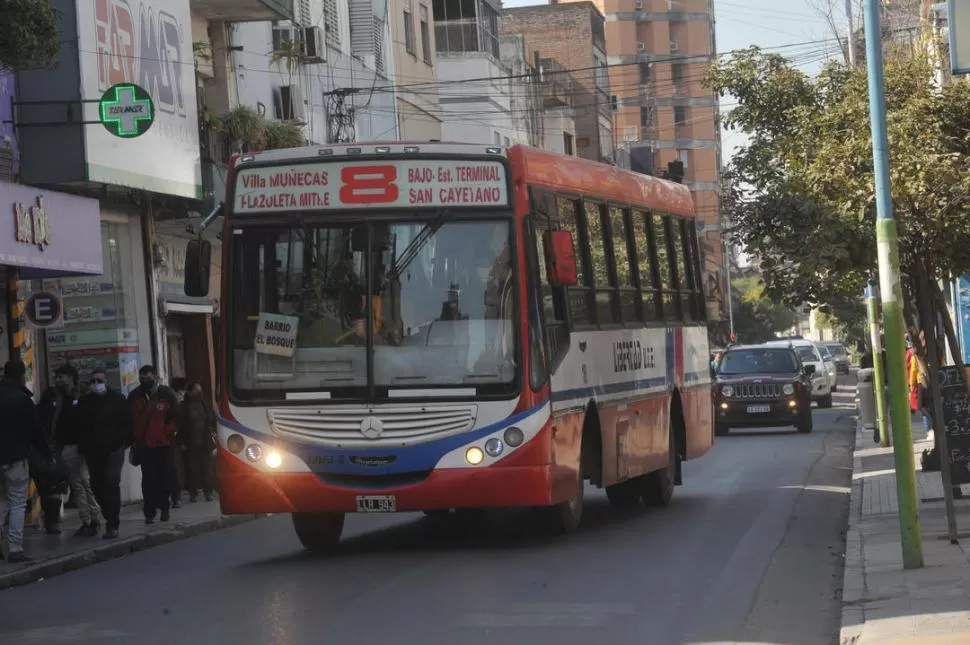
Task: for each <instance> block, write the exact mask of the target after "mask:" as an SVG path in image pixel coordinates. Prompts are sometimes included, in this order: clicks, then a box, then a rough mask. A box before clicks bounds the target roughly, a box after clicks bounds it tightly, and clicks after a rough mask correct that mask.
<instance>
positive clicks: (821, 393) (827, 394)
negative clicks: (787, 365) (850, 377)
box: [767, 339, 835, 408]
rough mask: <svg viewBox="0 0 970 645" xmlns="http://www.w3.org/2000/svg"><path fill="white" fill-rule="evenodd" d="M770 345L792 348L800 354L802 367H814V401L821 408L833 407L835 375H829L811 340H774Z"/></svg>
mask: <svg viewBox="0 0 970 645" xmlns="http://www.w3.org/2000/svg"><path fill="white" fill-rule="evenodd" d="M767 344H768V345H785V346H791V347H793V348H794V349H795V351H796V352H798V358H799V359H801V361H802V365H814V366H815V373H814V374H812V400H813V401H815V402H816V403H818V407H820V408H831V407H832V388H833V387H835V378H834V374H833V375H829V370H828V368H827V366H826V365H825V361H824V360H822V355H821V354H820V353H819V351H818V347H816V346H815V343H813V342H812V341H810V340H804V339H792V340H773V341H770V342H768V343H767Z"/></svg>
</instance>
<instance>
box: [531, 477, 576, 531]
mask: <svg viewBox="0 0 970 645" xmlns="http://www.w3.org/2000/svg"><path fill="white" fill-rule="evenodd" d="M585 489H586V486H585V483H584V481H583V474H582V473H579V487H578V489H577V490H576V493H575V495H574V496H573V497H571V498H570V499H567V500H566V501H564V502H560V503H558V504H556V505H554V506H546V507H545V508H541V509H539V512H540V513H541V514H542V516H543V520H544V524H545V527H546V529H547V531H548V532H549V533H551V534H553V535H564V534H568V533H575V532H576V530H577V529H579V525H580V523H581V522H582V520H583V502H584V501H585Z"/></svg>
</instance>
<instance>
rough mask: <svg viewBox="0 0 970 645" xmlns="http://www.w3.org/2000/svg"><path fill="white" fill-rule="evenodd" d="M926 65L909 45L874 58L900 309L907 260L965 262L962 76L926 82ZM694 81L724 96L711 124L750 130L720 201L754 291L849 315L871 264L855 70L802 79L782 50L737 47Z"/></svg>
mask: <svg viewBox="0 0 970 645" xmlns="http://www.w3.org/2000/svg"><path fill="white" fill-rule="evenodd" d="M932 72H933V70H932V66H931V65H930V62H929V60H928V59H927V57H926V56H923V55H921V54H916V55H915V56H907V57H901V56H890V57H888V58H887V60H886V83H885V88H886V105H887V114H888V130H889V144H890V145H889V147H890V151H891V160H890V163H891V181H892V189H893V203H894V211H895V215H896V217H897V221H898V227H899V241H900V260H901V265H900V270H901V273H902V278H903V284H904V291H905V292H906V294H907V297H906V304H907V307H908V311H909V312H910V314H911V313H912V311H913V306H912V302H913V300H914V298H913V287H914V285H913V278H914V276H915V275H917V270H918V269H919V267H920V266H921V264H923V263H925V264H928V266H927V269H928V271H929V273H930V274H932V275H935V276H936V277H939V278H943V277H945V276H947V275H949V274H954V275H962V274H964V273H966V272H967V271H968V269H970V201H968V199H967V195H970V154H968V153H970V137H968V136H967V134H968V133H970V84H966V83H952V84H949V85H947V86H944V87H942V88H937V87H935V86H934V84H933V73H932ZM707 82H708V83H709V85H710V86H711V87H712V88H713V89H714V90H715V91H716V92H718V93H719V94H720V95H721V96H726V95H731V96H733V97H735V99H736V100H737V107H735V108H734V109H733V110H732V111H731V112H730V113H728V114H727V115H726V117H725V119H724V120H725V124H726V126H727V127H728V128H731V129H736V130H740V131H742V132H744V133H746V134H748V135H749V137H750V145H749V146H748V147H747V148H746V149H744V150H742V151H740V152H738V153H737V154H736V155H735V156H734V158H733V160H732V161H731V164H730V167H729V169H728V173H727V176H728V179H729V181H728V182H726V183H725V186H726V187H727V188H726V189H725V194H724V208H725V209H727V215H728V217H729V219H730V221H731V222H732V228H731V234H732V236H733V239H734V241H735V243H737V244H740V245H741V246H742V247H744V248H745V250H746V251H747V252H748V253H750V254H751V255H753V256H754V257H756V258H757V260H758V262H759V265H760V268H761V271H762V273H763V279H764V284H765V293H766V294H767V295H768V297H769V298H771V299H775V300H779V301H782V302H785V303H787V304H790V305H793V306H797V305H801V304H808V305H811V306H823V307H829V308H830V309H831V310H832V312H833V313H835V312H836V311H837V310H839V308H840V307H841V308H842V310H843V315H844V316H846V317H847V318H848V319H849V321H852V322H853V324H855V322H854V321H855V318H853V316H857V315H858V310H857V308H854V307H855V304H854V303H858V301H859V298H860V296H861V294H862V290H863V287H864V285H865V283H866V282H867V281H868V279H869V278H871V277H872V276H873V271H874V268H875V264H876V244H875V233H874V231H875V216H876V208H875V195H874V188H873V170H872V147H871V136H870V127H869V110H868V88H867V80H866V74H865V71H864V70H851V69H847V68H846V67H845V66H844V65H842V64H840V63H831V64H829V65H828V66H827V67H826V68H825V69H824V70H823V71H822V72H821V73H820V74H819V75H818V76H817V77H815V78H809V77H808V76H806V75H805V74H804V73H803V72H801V71H799V70H798V69H796V68H794V67H793V66H792V65H791V64H789V63H788V62H787V61H786V60H785V59H784V58H783V57H781V56H778V55H775V54H767V53H764V52H762V51H760V50H759V49H757V48H751V49H748V50H745V51H741V52H737V53H735V54H733V55H732V56H730V57H728V58H725V59H722V60H720V61H719V62H718V63H716V64H715V65H714V66H712V68H711V70H710V73H709V75H708V78H707ZM852 312H855V313H852ZM910 314H908V315H907V317H908V318H909V319H910V320H912V319H913V316H912V315H910ZM836 315H838V314H836Z"/></svg>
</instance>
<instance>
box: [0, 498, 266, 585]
mask: <svg viewBox="0 0 970 645" xmlns="http://www.w3.org/2000/svg"><path fill="white" fill-rule="evenodd" d="M255 517H256V516H253V515H232V516H227V515H223V514H222V513H221V511H220V510H219V502H218V500H217V501H213V502H196V503H189V502H188V501H183V502H182V507H181V508H177V509H172V518H171V519H170V520H169V521H168V522H165V523H162V522H159V521H158V519H157V518H156V520H155V524H151V525H146V524H145V517H144V515H143V514H142V510H141V504H140V503H139V504H132V505H128V506H124V507H122V509H121V528H120V536H119V537H118V538H116V539H114V540H104V539H102V538H101V536H100V535H99V536H97V537H83V538H80V537H74V532H75V531H76V530H77V529H78V527H80V525H81V521H80V519H79V518H78V514H77V511H76V510H71V509H65V510H64V519H63V520H62V521H61V530H62V531H63V533H62V534H61V535H47V533H46V532H44V530H43V529H37V528H32V527H28V528H27V529H26V530H25V531H24V552H25V553H26V554H27V555H28V556H29V557H31V558H32V559H33V562H28V563H24V564H10V563H9V562H7V561H6V560H0V589H6V588H9V587H15V586H19V585H24V584H28V583H31V582H35V581H37V580H42V579H44V578H50V577H52V576H56V575H58V574H61V573H66V572H68V571H74V570H76V569H81V568H83V567H87V566H90V565H92V564H97V563H99V562H104V561H105V560H110V559H113V558H118V557H121V556H123V555H127V554H129V553H134V552H136V551H141V550H144V549H149V548H152V547H155V546H159V545H162V544H167V543H169V542H174V541H176V540H181V539H184V538H188V537H192V536H195V535H201V534H203V533H208V532H210V531H216V530H218V529H221V528H226V527H229V526H235V525H237V524H242V523H244V522H249V521H251V520H253V519H255Z"/></svg>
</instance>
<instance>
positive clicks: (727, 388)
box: [714, 344, 831, 436]
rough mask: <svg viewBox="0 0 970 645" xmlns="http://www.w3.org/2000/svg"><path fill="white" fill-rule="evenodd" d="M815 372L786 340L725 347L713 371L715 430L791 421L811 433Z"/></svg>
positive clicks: (723, 431) (717, 432) (721, 433)
mask: <svg viewBox="0 0 970 645" xmlns="http://www.w3.org/2000/svg"><path fill="white" fill-rule="evenodd" d="M814 372H815V365H814V364H807V365H806V364H803V363H802V361H801V359H799V352H798V351H797V350H796V349H795V348H794V347H793V346H790V345H787V344H769V345H744V346H738V347H732V348H730V349H728V350H727V351H726V352H724V355H723V356H721V362H720V364H719V366H718V370H717V374H716V375H715V386H714V434H715V435H717V436H724V435H726V434H728V432H730V430H731V428H767V427H775V426H792V425H793V426H795V427H796V428H797V429H798V431H799V432H811V431H812V388H813V380H812V375H813V373H814ZM830 396H831V395H830Z"/></svg>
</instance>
